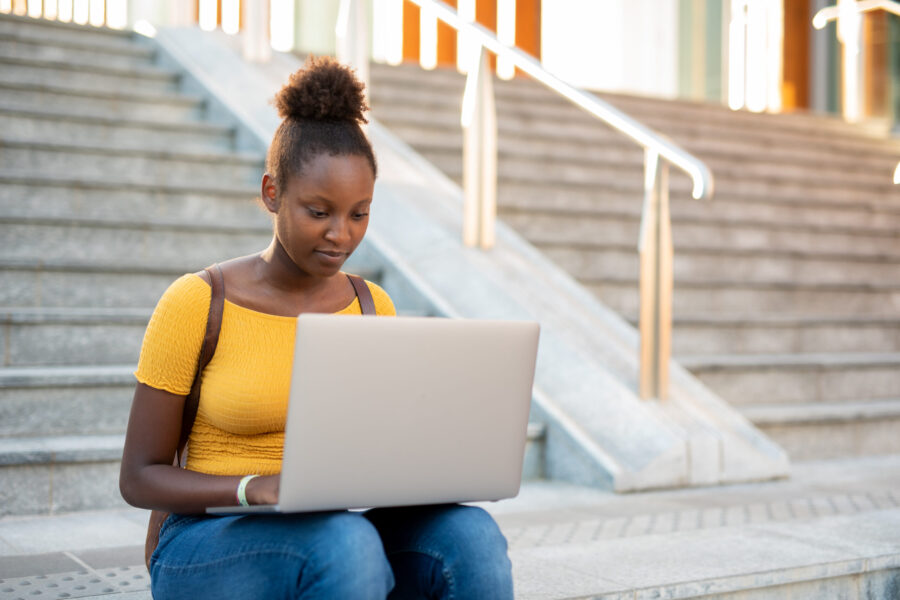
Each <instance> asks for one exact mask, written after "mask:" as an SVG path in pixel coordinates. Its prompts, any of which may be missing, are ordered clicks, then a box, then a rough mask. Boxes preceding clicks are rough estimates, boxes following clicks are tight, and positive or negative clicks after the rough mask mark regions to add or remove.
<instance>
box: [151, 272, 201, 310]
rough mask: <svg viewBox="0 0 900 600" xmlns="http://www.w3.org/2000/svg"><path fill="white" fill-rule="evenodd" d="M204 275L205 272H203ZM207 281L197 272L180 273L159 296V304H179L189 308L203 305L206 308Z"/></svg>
mask: <svg viewBox="0 0 900 600" xmlns="http://www.w3.org/2000/svg"><path fill="white" fill-rule="evenodd" d="M203 275H204V276H205V275H206V273H203ZM211 293H212V292H211V290H210V287H209V283H208V282H207V280H206V279H205V277H202V276H201V275H199V274H198V273H188V274H186V275H182V276H181V277H179V278H178V279H176V280H175V281H173V282H172V284H171V285H169V288H168V289H167V290H166V291H165V293H163V295H162V298H160V301H159V303H160V305H174V306H181V307H182V308H184V309H191V308H194V307H195V306H200V307H203V309H204V310H206V309H207V308H208V307H209V298H210V295H211Z"/></svg>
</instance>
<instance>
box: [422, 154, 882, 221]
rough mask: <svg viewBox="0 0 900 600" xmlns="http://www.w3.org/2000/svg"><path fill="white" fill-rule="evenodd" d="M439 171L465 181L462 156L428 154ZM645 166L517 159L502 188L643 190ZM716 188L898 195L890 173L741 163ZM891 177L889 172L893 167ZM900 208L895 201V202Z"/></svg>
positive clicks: (501, 176) (722, 173)
mask: <svg viewBox="0 0 900 600" xmlns="http://www.w3.org/2000/svg"><path fill="white" fill-rule="evenodd" d="M423 156H425V157H426V158H427V159H428V160H429V161H431V162H432V163H433V164H434V165H435V166H436V167H437V168H438V169H440V170H441V171H443V172H444V173H445V174H446V175H447V176H449V177H450V178H451V179H454V180H456V181H461V180H462V156H461V154H460V155H458V154H456V153H453V154H452V155H447V154H444V153H441V154H440V155H434V154H429V153H427V152H424V153H423ZM643 173H644V169H643V165H642V164H641V163H634V164H631V165H628V164H605V163H598V164H595V165H579V164H569V163H552V162H547V161H542V160H537V159H528V160H525V159H518V160H515V161H502V160H501V161H498V167H497V175H498V182H497V184H498V187H502V186H503V185H505V184H506V183H507V182H516V183H520V184H522V183H524V184H526V185H532V184H533V185H538V184H544V185H547V184H549V185H552V186H572V187H577V186H580V187H584V188H589V189H593V190H596V191H600V190H607V189H609V190H617V191H623V190H633V191H635V192H640V193H642V192H643V181H644V180H643V177H644V175H643ZM713 175H714V177H715V185H716V189H719V190H728V192H729V193H730V194H733V195H737V196H744V195H768V196H775V197H779V198H785V199H787V200H788V201H790V199H791V198H798V197H804V194H805V195H806V197H808V198H811V199H818V200H824V201H829V202H837V203H846V202H852V203H856V202H870V203H873V204H878V205H882V204H887V203H888V202H889V201H890V198H892V197H893V195H894V194H896V190H895V189H894V188H893V187H892V185H893V184H892V183H891V181H890V178H889V177H888V176H885V178H884V180H883V182H879V181H877V180H875V181H870V182H869V183H867V184H865V185H859V182H854V181H848V180H846V179H843V178H841V176H840V175H838V176H836V177H835V178H832V180H831V181H828V178H825V179H822V180H809V181H804V180H801V179H798V178H794V177H782V178H775V177H773V178H761V177H759V176H753V175H752V174H751V173H748V172H745V171H743V170H742V169H741V168H740V167H737V166H735V167H732V168H730V169H719V171H718V172H714V173H713ZM888 175H890V172H889V171H888ZM670 190H671V195H672V196H673V197H676V198H677V197H684V196H688V195H689V194H690V191H691V183H690V181H689V180H688V178H687V176H685V175H683V174H681V173H680V172H674V171H673V172H672V176H671V177H670ZM894 209H896V204H894Z"/></svg>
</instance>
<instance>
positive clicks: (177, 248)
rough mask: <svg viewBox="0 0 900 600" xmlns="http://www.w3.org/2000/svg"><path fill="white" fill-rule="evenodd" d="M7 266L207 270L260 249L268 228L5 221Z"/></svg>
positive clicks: (266, 239)
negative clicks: (61, 264)
mask: <svg viewBox="0 0 900 600" xmlns="http://www.w3.org/2000/svg"><path fill="white" fill-rule="evenodd" d="M3 229H4V236H5V238H6V241H7V245H5V246H4V247H3V248H2V249H0V258H2V259H4V260H7V261H10V260H11V261H34V262H37V261H42V262H43V263H44V264H46V263H48V262H51V261H81V262H85V263H91V264H94V265H97V266H102V267H111V268H133V267H138V268H140V267H146V268H162V269H177V268H179V267H180V266H183V265H186V264H203V265H206V264H210V263H212V262H214V261H215V260H216V259H217V258H221V257H223V256H243V255H245V254H251V253H253V252H258V251H259V250H261V249H263V248H265V247H266V246H267V245H268V244H269V242H270V241H271V238H272V230H271V226H270V225H269V226H267V225H266V224H265V223H262V224H261V226H255V227H254V226H251V225H249V224H248V225H247V226H244V227H221V226H215V225H214V224H211V223H187V224H184V225H182V226H180V227H176V226H174V225H168V224H167V223H161V224H154V223H152V222H151V223H145V222H144V223H142V222H129V221H114V220H111V219H110V220H107V221H105V222H103V221H75V220H60V221H55V222H54V221H42V222H35V221H29V220H23V221H17V220H6V221H4V222H3Z"/></svg>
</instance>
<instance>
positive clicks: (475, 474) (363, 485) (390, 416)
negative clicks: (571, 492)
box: [207, 314, 539, 514]
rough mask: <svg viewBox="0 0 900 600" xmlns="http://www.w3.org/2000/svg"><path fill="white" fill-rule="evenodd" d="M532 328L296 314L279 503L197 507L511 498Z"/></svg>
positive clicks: (314, 507) (527, 394) (530, 372)
mask: <svg viewBox="0 0 900 600" xmlns="http://www.w3.org/2000/svg"><path fill="white" fill-rule="evenodd" d="M538 335H539V326H538V324H537V323H534V322H524V321H487V320H468V319H442V318H426V317H393V318H385V317H348V316H341V315H324V314H303V315H300V317H298V319H297V337H296V345H295V351H294V366H293V373H292V377H291V391H290V404H289V406H288V415H287V425H286V429H285V439H284V456H283V462H282V472H281V484H280V491H279V502H278V504H277V505H270V506H266V505H259V506H250V507H235V506H229V507H214V508H209V509H207V512H209V513H214V514H228V513H248V512H304V511H320V510H336V509H356V508H370V507H382V506H405V505H415V504H437V503H446V502H467V501H486V500H500V499H503V498H510V497H513V496H515V495H517V494H518V492H519V485H520V481H521V476H522V460H523V457H524V450H525V441H526V432H527V428H528V413H529V408H530V403H531V389H532V384H533V381H534V369H535V361H536V356H537V345H538Z"/></svg>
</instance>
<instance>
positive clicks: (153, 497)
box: [119, 465, 252, 514]
mask: <svg viewBox="0 0 900 600" xmlns="http://www.w3.org/2000/svg"><path fill="white" fill-rule="evenodd" d="M240 480H241V477H240V476H223V475H208V474H206V473H197V472H196V471H189V470H187V469H180V468H178V467H175V466H172V465H146V466H144V467H140V468H137V469H133V470H126V469H125V468H123V469H122V474H121V477H120V482H119V487H120V490H121V492H122V497H123V498H125V501H126V502H128V503H129V504H131V505H132V506H137V507H139V508H151V509H157V510H164V511H166V512H174V513H184V514H192V513H202V512H204V511H205V510H206V508H207V507H210V506H235V505H237V504H238V500H237V493H236V492H237V487H238V483H239V482H240ZM248 491H249V490H248ZM250 499H252V498H250V497H248V500H250Z"/></svg>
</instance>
